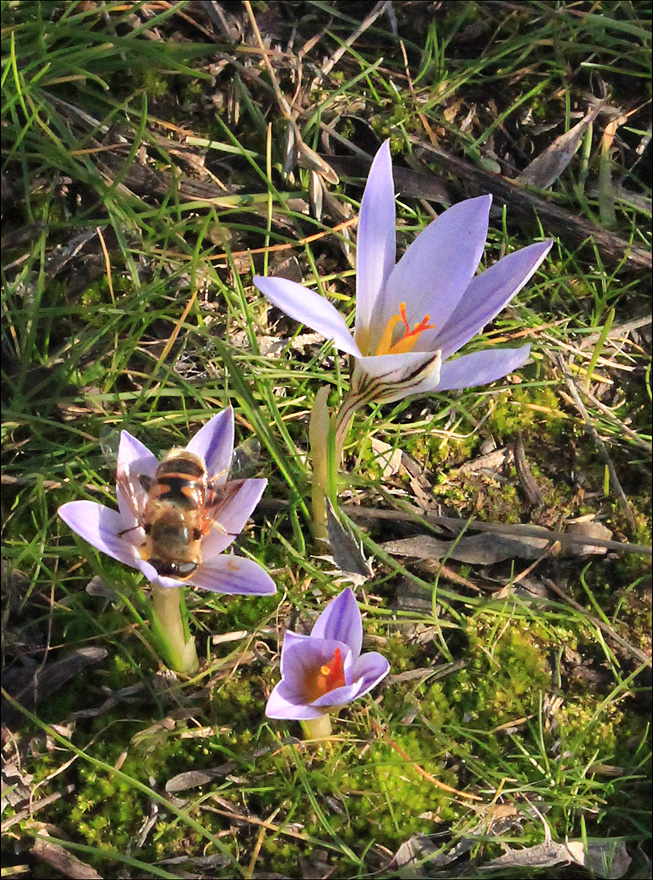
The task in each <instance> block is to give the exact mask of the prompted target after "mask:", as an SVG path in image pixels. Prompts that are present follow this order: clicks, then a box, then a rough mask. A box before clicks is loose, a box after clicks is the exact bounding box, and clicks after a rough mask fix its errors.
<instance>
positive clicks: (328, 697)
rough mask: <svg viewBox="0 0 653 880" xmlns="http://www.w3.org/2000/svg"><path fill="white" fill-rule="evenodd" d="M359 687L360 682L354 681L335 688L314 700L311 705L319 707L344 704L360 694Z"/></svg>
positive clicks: (326, 707) (325, 707)
mask: <svg viewBox="0 0 653 880" xmlns="http://www.w3.org/2000/svg"><path fill="white" fill-rule="evenodd" d="M359 689H360V686H359V683H358V682H354V684H345V685H343V686H342V687H339V688H334V689H333V690H332V691H329V692H328V693H327V694H324V696H322V697H318V698H317V700H313V702H312V703H311V706H315V708H317V709H319V708H322V709H328V708H331V707H333V706H344V705H345V703H351V701H352V700H354V699H355V698H356V697H357V696H358V691H359Z"/></svg>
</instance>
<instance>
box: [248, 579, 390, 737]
mask: <svg viewBox="0 0 653 880" xmlns="http://www.w3.org/2000/svg"><path fill="white" fill-rule="evenodd" d="M362 644H363V622H362V620H361V614H360V611H359V609H358V605H357V604H356V599H355V598H354V594H353V592H352V591H351V590H350V589H346V590H343V592H342V593H340V595H339V596H338V597H337V598H336V599H334V600H333V601H332V602H330V603H329V604H328V605H327V607H326V608H325V609H324V611H323V612H322V614H320V616H319V617H318V619H317V621H316V622H315V626H314V627H313V629H312V630H311V634H310V636H303V635H299V634H298V633H294V632H291V631H290V630H289V631H288V632H287V633H286V634H285V637H284V640H283V647H282V649H281V681H280V682H279V684H277V686H276V687H275V688H274V690H273V691H272V693H271V694H270V699H269V700H268V703H267V706H266V707H265V714H266V715H267V716H268V718H287V719H294V720H297V721H305V722H306V721H309V722H310V721H311V720H313V719H318V718H322V716H324V715H328V714H329V712H332V711H334V710H336V709H338V708H340V706H343V705H344V704H345V703H349V702H351V701H352V700H354V699H355V698H356V697H361V696H363V694H366V693H367V692H368V691H370V690H372V688H373V687H374V686H375V685H377V684H378V683H379V682H380V681H381V679H383V678H385V676H386V675H387V674H388V671H389V669H390V664H389V663H388V661H387V660H386V659H385V657H383V656H382V655H381V654H379V653H377V652H376V651H372V652H370V653H369V654H363V655H362V656H361V647H362Z"/></svg>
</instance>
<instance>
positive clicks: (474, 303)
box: [436, 241, 553, 358]
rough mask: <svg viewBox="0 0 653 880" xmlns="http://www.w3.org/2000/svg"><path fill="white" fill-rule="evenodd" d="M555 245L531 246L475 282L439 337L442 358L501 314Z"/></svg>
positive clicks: (548, 243)
mask: <svg viewBox="0 0 653 880" xmlns="http://www.w3.org/2000/svg"><path fill="white" fill-rule="evenodd" d="M552 244H553V242H552V241H544V242H538V243H537V244H532V245H529V247H525V248H522V249H521V250H519V251H515V253H513V254H508V256H507V257H503V259H501V260H499V262H498V263H495V264H494V265H493V266H490V268H489V269H486V271H485V272H482V273H481V274H480V275H477V276H476V277H475V278H472V280H471V282H470V285H469V287H468V288H467V290H466V291H465V293H464V295H463V298H462V299H461V300H460V302H459V303H458V305H457V306H456V308H455V309H454V311H453V312H452V314H451V316H450V317H449V320H448V321H447V323H446V325H445V326H444V327H441V328H440V330H439V331H438V332H437V334H436V340H437V346H438V348H440V349H441V350H442V357H443V358H448V357H449V356H450V355H452V354H453V353H454V352H456V351H458V349H459V348H461V346H463V345H464V344H465V343H466V342H467V341H468V340H470V339H471V338H472V336H475V335H476V334H477V333H479V332H480V331H481V330H482V329H483V327H485V325H486V324H488V323H489V322H490V321H491V320H492V319H493V318H494V317H495V316H496V315H498V314H499V312H500V311H501V310H502V309H503V308H504V307H505V306H506V305H507V304H508V303H509V302H510V300H511V299H512V298H513V296H515V295H516V294H517V293H519V291H520V290H521V289H522V287H523V286H524V285H525V284H526V282H527V281H528V280H529V279H530V278H531V276H532V275H533V273H534V272H535V271H536V270H537V268H538V266H539V265H540V263H541V262H542V260H543V259H544V258H545V257H546V255H547V254H548V252H549V251H550V250H551V246H552Z"/></svg>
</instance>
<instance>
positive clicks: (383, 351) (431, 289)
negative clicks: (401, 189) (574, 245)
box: [254, 141, 552, 405]
mask: <svg viewBox="0 0 653 880" xmlns="http://www.w3.org/2000/svg"><path fill="white" fill-rule="evenodd" d="M491 202H492V196H490V195H486V196H479V197H478V198H474V199H467V200H466V201H463V202H459V203H458V204H456V205H453V207H451V208H449V209H448V210H446V211H444V212H443V213H442V214H441V215H440V216H439V217H437V218H436V219H435V220H434V221H433V222H432V223H430V224H429V225H428V226H427V227H426V229H424V230H423V231H422V232H421V233H420V234H419V235H418V236H417V238H416V239H415V241H414V242H413V243H412V244H411V245H410V247H409V248H408V249H407V250H406V252H405V254H404V255H403V257H402V258H401V259H400V260H399V262H398V263H397V264H396V265H395V251H396V240H395V194H394V185H393V180H392V161H391V158H390V143H389V141H386V142H385V143H384V144H383V146H382V147H381V148H380V150H379V151H378V153H377V154H376V157H375V159H374V162H373V163H372V167H371V169H370V174H369V177H368V180H367V185H366V187H365V192H364V194H363V200H362V202H361V209H360V217H359V222H358V249H357V259H356V325H355V330H354V333H353V335H352V333H351V332H350V330H349V328H348V327H347V324H346V323H345V320H344V318H343V317H342V315H341V314H340V313H339V312H338V311H337V310H336V309H335V307H334V306H333V305H332V304H331V303H330V302H329V301H328V300H326V299H325V298H324V297H322V296H320V295H319V294H318V293H315V292H314V291H312V290H309V289H308V288H306V287H303V286H302V285H300V284H296V283H295V282H293V281H289V280H287V279H285V278H262V277H261V276H258V275H257V276H255V278H254V284H255V285H256V286H257V287H258V289H259V290H260V291H261V292H262V293H263V294H264V295H265V296H266V297H267V298H268V299H269V300H270V301H271V302H272V303H273V304H274V305H275V306H277V307H278V308H280V309H282V310H283V311H284V312H286V313H287V314H288V315H290V316H291V317H292V318H295V320H297V321H301V322H302V323H303V324H306V325H307V326H308V327H312V328H313V330H316V331H317V332H319V333H322V334H324V336H326V337H328V338H330V339H332V340H333V342H334V344H335V346H336V348H339V349H340V350H341V351H344V352H347V353H348V354H350V355H353V357H354V358H355V359H356V365H355V368H354V373H353V376H352V387H351V393H352V394H353V395H357V396H358V398H359V400H358V401H357V405H359V404H360V403H362V402H366V401H373V400H375V401H385V402H390V401H394V400H401V399H402V398H404V397H407V396H408V395H410V394H421V393H426V392H431V391H447V390H451V389H454V388H467V387H470V386H473V385H485V384H486V383H488V382H494V380H495V379H500V378H501V377H502V376H505V375H506V374H507V373H510V372H511V371H512V370H515V369H516V368H517V367H520V366H522V365H523V364H524V363H525V361H526V360H527V358H528V356H529V353H530V346H529V345H524V346H521V347H520V348H503V349H498V348H494V349H487V350H485V351H478V352H474V353H473V354H468V355H463V356H462V357H458V358H455V359H452V360H450V358H451V356H452V355H454V354H455V353H456V352H457V351H458V350H459V349H460V348H461V347H462V346H463V345H465V343H466V342H468V341H469V340H470V339H471V338H472V337H473V336H474V335H475V334H476V333H478V332H480V331H481V330H482V329H483V327H484V326H485V325H486V324H487V323H488V322H489V321H491V320H492V319H493V318H494V317H495V316H496V315H497V314H498V313H499V312H500V311H501V310H502V309H503V308H504V307H505V306H506V304H507V303H508V302H510V300H511V299H512V297H513V296H515V294H516V293H518V291H519V290H521V288H522V287H523V286H524V285H525V284H526V282H527V281H528V280H529V278H530V277H531V276H532V275H533V273H534V272H535V271H536V269H537V268H538V266H539V265H540V263H541V262H542V260H543V259H544V257H545V256H546V255H547V253H548V251H549V249H550V248H551V245H552V242H551V241H545V242H539V243H537V244H532V245H529V246H528V247H525V248H523V249H522V250H519V251H515V252H514V253H512V254H509V255H508V256H506V257H503V259H501V260H499V261H498V262H497V263H495V264H494V265H493V266H491V267H490V268H489V269H487V270H486V271H484V272H482V273H481V274H480V275H475V274H474V273H475V272H476V269H477V267H478V265H479V262H480V259H481V256H482V254H483V249H484V247H485V239H486V237H487V230H488V220H489V213H490V204H491Z"/></svg>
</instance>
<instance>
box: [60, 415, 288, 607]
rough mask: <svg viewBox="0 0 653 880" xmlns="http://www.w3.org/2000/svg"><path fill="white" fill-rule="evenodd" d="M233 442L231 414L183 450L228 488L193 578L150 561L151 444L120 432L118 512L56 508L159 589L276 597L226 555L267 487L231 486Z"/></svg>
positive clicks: (81, 505) (268, 582)
mask: <svg viewBox="0 0 653 880" xmlns="http://www.w3.org/2000/svg"><path fill="white" fill-rule="evenodd" d="M233 444H234V414H233V410H232V409H231V408H229V409H226V410H224V411H223V412H221V413H219V414H218V415H217V416H214V417H213V418H212V419H211V421H210V422H208V423H207V424H206V425H204V427H203V428H201V429H200V430H199V431H198V432H197V434H195V436H194V437H193V438H192V440H191V441H190V442H189V443H188V445H187V446H186V447H185V448H186V450H187V451H188V452H191V453H193V454H194V455H196V456H197V457H198V458H199V459H200V460H201V462H203V464H204V465H205V467H206V471H207V474H208V475H209V477H212V476H215V479H214V484H215V485H216V487H220V486H222V487H224V488H223V490H222V491H223V493H224V497H225V498H226V499H227V500H226V501H225V503H224V505H221V506H220V512H219V526H215V525H214V526H212V527H211V528H210V529H209V530H208V532H207V534H206V535H204V536H203V537H202V539H201V544H200V551H201V553H200V555H201V561H200V562H199V564H198V565H197V568H196V569H195V571H194V572H193V573H192V575H191V576H190V577H188V578H184V579H183V580H180V579H176V578H172V577H166V576H162V575H161V574H159V572H158V571H157V569H156V568H155V567H154V565H152V564H151V563H150V562H148V561H147V559H146V558H145V549H144V545H145V541H146V535H145V531H144V529H143V528H142V526H141V525H140V524H139V517H138V514H137V511H139V510H140V511H142V510H143V509H144V506H145V502H146V499H147V491H146V488H145V485H147V482H148V481H150V482H151V481H152V480H153V479H154V476H155V473H156V469H157V467H158V464H159V462H158V461H157V459H156V457H155V456H154V455H153V454H152V453H151V452H150V450H149V449H148V448H147V446H145V445H144V444H143V443H141V442H140V441H139V440H137V439H136V438H135V437H132V436H131V434H129V433H128V432H127V431H122V432H121V435H120V446H119V449H118V467H117V474H118V482H117V496H118V508H119V510H112V509H111V508H109V507H105V506H104V505H102V504H97V503H96V502H95V501H70V502H69V503H68V504H64V505H62V506H61V507H60V508H59V516H60V517H61V518H62V519H63V521H64V522H65V523H66V524H67V525H68V526H70V528H71V529H72V530H73V531H75V532H77V534H78V535H81V537H82V538H84V540H85V541H88V542H89V544H92V545H93V546H94V547H97V549H98V550H101V551H102V552H103V553H106V554H107V555H108V556H112V557H113V558H114V559H119V560H120V562H124V563H125V564H126V565H130V566H132V567H133V568H138V569H140V571H141V572H142V573H143V574H144V575H145V577H146V578H147V579H148V580H149V581H150V582H151V583H152V584H153V585H154V586H155V587H170V588H174V587H180V586H183V585H184V584H193V585H194V586H196V587H201V588H202V589H205V590H212V591H213V592H216V593H235V594H241V595H257V596H269V595H271V594H272V593H275V592H276V587H275V585H274V581H273V580H272V578H271V577H270V576H269V575H268V574H267V572H265V571H264V570H263V569H262V568H261V566H260V565H258V564H257V563H256V562H253V561H251V560H250V559H244V558H242V557H240V556H234V555H232V554H225V553H223V551H224V550H226V549H227V547H228V546H229V545H230V544H231V543H232V541H233V540H234V539H235V538H236V537H237V536H238V534H239V533H240V532H241V531H242V530H243V528H244V526H245V523H246V522H247V520H248V519H249V517H250V515H251V513H252V511H253V510H254V508H255V507H256V505H257V504H258V502H259V499H260V497H261V495H262V494H263V491H264V489H265V486H266V484H267V480H263V479H248V480H239V481H238V482H237V483H232V484H230V483H228V481H227V474H228V472H229V465H230V463H231V456H232V452H233ZM121 474H123V475H128V476H129V477H130V478H131V479H130V480H129V487H130V491H129V492H128V491H127V490H126V489H125V485H126V484H125V481H124V480H122V481H121V479H120V475H121ZM139 478H142V479H139ZM143 484H145V485H143ZM130 496H131V497H130Z"/></svg>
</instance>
